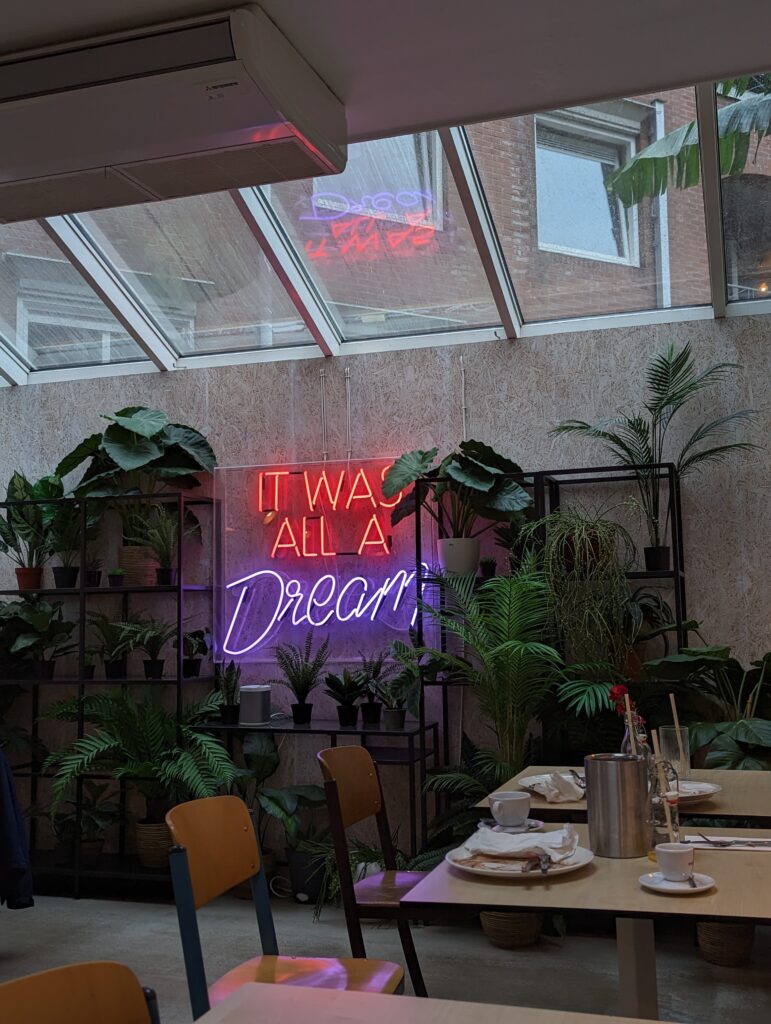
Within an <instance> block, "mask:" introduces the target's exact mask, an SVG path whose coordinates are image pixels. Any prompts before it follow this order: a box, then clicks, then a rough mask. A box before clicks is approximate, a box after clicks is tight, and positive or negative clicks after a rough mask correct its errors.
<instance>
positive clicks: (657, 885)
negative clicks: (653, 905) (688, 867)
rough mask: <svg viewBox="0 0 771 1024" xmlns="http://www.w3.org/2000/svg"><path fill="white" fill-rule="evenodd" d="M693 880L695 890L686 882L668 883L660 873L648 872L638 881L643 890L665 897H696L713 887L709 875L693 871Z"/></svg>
mask: <svg viewBox="0 0 771 1024" xmlns="http://www.w3.org/2000/svg"><path fill="white" fill-rule="evenodd" d="M693 880H694V882H695V883H696V888H695V889H694V888H692V887H691V886H690V885H689V884H688V882H670V880H669V879H668V878H664V876H663V875H662V873H661V872H660V871H650V872H649V873H648V874H647V875H640V879H639V881H640V885H641V886H642V887H643V889H649V890H650V891H651V892H660V893H663V894H664V895H666V896H697V895H698V894H699V893H700V892H709V890H710V889H713V888H714V887H715V879H714V878H713V877H712V876H711V875H702V874H699V872H698V871H694V873H693Z"/></svg>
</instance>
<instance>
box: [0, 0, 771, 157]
mask: <svg viewBox="0 0 771 1024" xmlns="http://www.w3.org/2000/svg"><path fill="white" fill-rule="evenodd" d="M233 6H238V5H237V4H234V3H233V2H231V3H222V2H218V0H123V2H121V3H117V2H116V0H111V2H105V0H68V2H67V3H63V2H62V0H31V2H26V3H18V2H17V3H7V4H5V5H4V10H3V16H2V26H3V27H2V39H1V40H0V50H1V51H2V52H4V53H11V52H15V51H18V50H21V49H26V48H30V47H36V46H42V45H47V44H49V43H57V42H62V41H69V40H74V39H79V38H84V37H87V36H89V35H96V34H99V33H105V32H112V31H117V30H121V29H125V28H132V27H138V26H141V25H148V24H153V23H156V22H159V21H162V20H167V19H174V18H180V17H184V16H188V15H195V14H202V13H206V12H208V11H211V10H220V9H227V8H229V7H233ZM261 6H262V7H263V8H264V9H265V10H266V11H267V12H268V13H269V14H270V16H271V17H272V18H273V20H274V21H275V22H276V23H277V24H278V25H279V27H280V28H281V29H282V30H283V31H284V33H285V34H286V36H287V37H288V38H289V39H290V40H291V41H292V42H293V43H294V44H295V46H296V47H297V49H298V50H299V51H300V52H301V53H302V54H303V55H304V56H305V58H306V59H307V60H308V61H309V62H310V63H311V64H312V65H313V66H314V67H315V68H316V70H317V71H318V72H319V73H320V74H321V75H322V77H323V78H324V79H325V80H326V81H327V82H328V84H329V85H330V86H331V87H332V89H333V90H334V91H335V92H336V93H337V94H338V95H339V96H340V97H341V99H343V100H344V102H345V104H346V108H347V111H348V125H349V133H350V137H351V139H354V140H355V139H362V138H372V137H375V136H378V135H393V134H398V133H400V132H405V131H410V130H416V129H420V128H429V127H435V126H438V125H443V124H456V123H460V122H469V121H475V120H485V119H489V118H494V117H498V116H504V115H506V114H515V113H525V112H527V111H533V110H546V109H549V108H552V107H558V106H563V105H566V104H570V103H577V102H579V101H586V100H593V99H602V98H605V97H614V96H623V95H631V94H634V93H636V92H648V91H653V90H656V89H664V88H668V87H673V86H679V85H688V84H691V83H693V82H697V81H706V80H709V79H713V78H719V77H725V76H728V75H731V74H738V73H741V72H748V71H761V70H766V69H767V68H768V67H769V65H771V51H770V50H769V45H768V40H769V38H771V4H769V3H768V0H733V2H732V3H731V4H726V3H725V0H645V2H642V0H540V2H535V0H476V2H471V0H262V3H261Z"/></svg>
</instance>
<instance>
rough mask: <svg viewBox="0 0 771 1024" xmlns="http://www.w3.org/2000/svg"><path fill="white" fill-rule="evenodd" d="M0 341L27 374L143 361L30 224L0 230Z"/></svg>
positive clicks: (72, 270) (71, 269)
mask: <svg viewBox="0 0 771 1024" xmlns="http://www.w3.org/2000/svg"><path fill="white" fill-rule="evenodd" d="M0 338H2V341H3V343H4V344H5V345H6V346H8V347H10V348H12V349H13V350H14V351H15V353H16V354H17V356H18V357H19V358H20V359H21V361H22V363H24V364H25V365H26V366H27V367H28V368H29V369H31V370H49V369H60V368H62V367H70V366H90V365H93V364H100V363H124V362H131V361H135V360H139V359H145V358H146V356H145V355H144V353H143V352H142V350H141V349H140V348H139V346H138V345H137V344H136V342H134V340H133V339H132V338H131V337H129V335H128V334H127V333H126V331H125V329H124V328H123V327H122V326H121V325H120V324H119V323H118V321H117V320H116V319H115V317H114V316H113V315H112V313H111V312H110V311H109V309H107V307H106V306H105V305H104V303H103V302H102V300H101V299H100V298H99V297H98V296H97V295H96V293H95V292H94V291H92V290H91V288H90V287H89V286H88V284H87V283H86V282H85V281H84V279H83V278H82V277H81V275H80V274H79V273H78V272H77V271H76V270H75V268H74V267H73V266H72V265H71V264H70V263H69V262H68V260H67V259H66V258H65V256H64V255H63V254H62V252H61V251H60V250H59V249H58V248H57V246H56V245H55V244H54V243H53V242H52V241H51V239H50V238H49V237H48V235H47V234H46V233H45V231H43V229H42V228H41V227H40V225H39V224H37V223H36V222H34V221H29V222H25V223H21V224H5V225H3V226H1V227H0Z"/></svg>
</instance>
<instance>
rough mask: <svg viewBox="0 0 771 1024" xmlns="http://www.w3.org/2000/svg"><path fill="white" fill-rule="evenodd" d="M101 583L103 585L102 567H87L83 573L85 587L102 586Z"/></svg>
mask: <svg viewBox="0 0 771 1024" xmlns="http://www.w3.org/2000/svg"><path fill="white" fill-rule="evenodd" d="M101 585H102V570H101V569H86V570H85V572H84V573H83V586H84V587H91V588H92V589H95V588H96V587H101Z"/></svg>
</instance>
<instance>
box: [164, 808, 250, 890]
mask: <svg viewBox="0 0 771 1024" xmlns="http://www.w3.org/2000/svg"><path fill="white" fill-rule="evenodd" d="M166 824H167V825H168V826H169V831H170V832H171V837H172V840H173V842H174V844H175V846H184V847H185V849H186V850H187V866H188V870H189V872H190V882H191V885H192V889H193V899H194V901H195V906H196V909H198V908H199V907H203V906H204V905H205V904H207V903H209V902H210V901H211V900H213V899H215V898H216V897H217V896H221V895H222V893H224V892H227V891H228V889H232V888H233V886H235V885H239V884H240V883H241V882H245V881H246V880H247V879H248V878H251V877H252V876H253V875H256V874H257V872H258V871H259V870H260V850H259V846H258V845H257V837H256V836H255V834H254V825H253V823H252V818H251V815H250V814H249V808H248V807H247V806H246V804H245V803H244V801H243V800H241V799H240V798H239V797H237V796H210V797H204V798H203V799H200V800H189V801H188V802H187V803H184V804H177V806H176V807H174V808H172V810H170V811H169V813H168V814H167V815H166Z"/></svg>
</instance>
